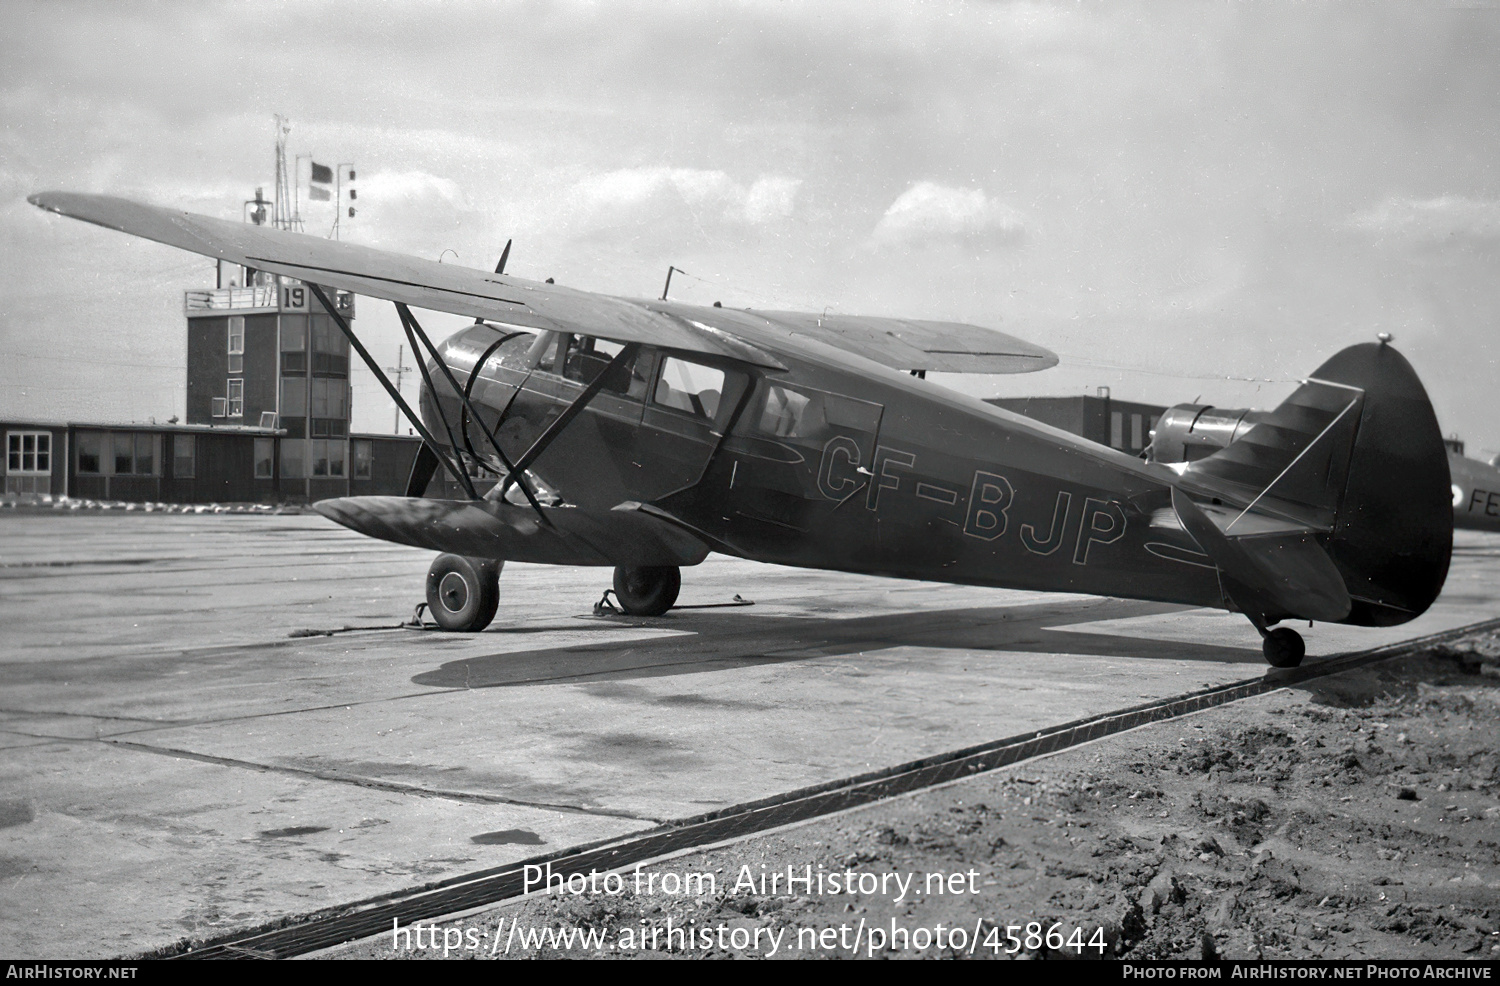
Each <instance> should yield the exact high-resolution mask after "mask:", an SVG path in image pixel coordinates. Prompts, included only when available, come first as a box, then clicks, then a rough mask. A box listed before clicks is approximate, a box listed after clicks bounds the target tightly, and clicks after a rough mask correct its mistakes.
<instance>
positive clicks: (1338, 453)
mask: <svg viewBox="0 0 1500 986" xmlns="http://www.w3.org/2000/svg"><path fill="white" fill-rule="evenodd" d="M1363 401H1364V393H1363V391H1361V390H1360V389H1358V388H1356V387H1350V386H1345V385H1342V384H1337V383H1331V382H1328V381H1324V380H1308V381H1307V382H1305V383H1303V384H1302V386H1300V387H1298V388H1297V390H1296V391H1294V392H1293V393H1292V395H1291V396H1290V397H1288V398H1287V399H1286V400H1285V401H1283V402H1282V403H1281V404H1280V405H1279V406H1277V408H1276V409H1275V410H1273V411H1271V412H1269V413H1268V414H1266V415H1265V417H1264V418H1263V419H1262V420H1261V421H1260V423H1258V424H1256V425H1255V426H1253V427H1252V428H1251V429H1250V430H1249V431H1248V432H1246V433H1245V434H1244V435H1242V436H1241V437H1240V438H1239V439H1238V440H1236V441H1234V442H1233V443H1231V444H1230V445H1228V446H1227V447H1225V448H1224V449H1221V450H1220V451H1218V452H1215V453H1214V454H1213V455H1210V456H1208V457H1207V458H1203V459H1199V460H1198V461H1196V462H1194V463H1192V464H1191V465H1189V466H1187V468H1186V469H1185V470H1184V471H1183V474H1182V484H1181V485H1182V486H1183V487H1184V488H1186V489H1189V490H1191V491H1193V492H1195V493H1199V494H1206V495H1210V496H1214V497H1218V498H1220V499H1223V500H1226V501H1228V502H1230V503H1237V504H1239V505H1240V506H1242V507H1243V506H1247V505H1249V504H1250V503H1255V504H1256V506H1257V508H1258V509H1260V510H1261V511H1263V512H1268V513H1274V514H1279V515H1281V516H1283V517H1291V518H1295V519H1296V520H1298V521H1301V522H1305V523H1307V524H1309V525H1311V526H1313V527H1316V528H1317V529H1319V530H1320V531H1331V530H1332V529H1333V524H1334V517H1335V515H1336V514H1337V512H1338V508H1339V500H1340V497H1341V496H1342V495H1343V491H1344V484H1345V480H1346V478H1347V476H1348V472H1349V456H1350V453H1351V451H1352V449H1353V447H1354V436H1355V434H1356V433H1357V431H1358V429H1359V421H1360V408H1361V405H1362V404H1363ZM1236 531H1237V529H1236Z"/></svg>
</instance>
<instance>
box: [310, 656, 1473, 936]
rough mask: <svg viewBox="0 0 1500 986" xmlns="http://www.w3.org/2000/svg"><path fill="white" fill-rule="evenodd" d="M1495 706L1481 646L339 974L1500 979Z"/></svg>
mask: <svg viewBox="0 0 1500 986" xmlns="http://www.w3.org/2000/svg"><path fill="white" fill-rule="evenodd" d="M1497 706H1500V635H1489V636H1482V637H1476V638H1471V639H1469V640H1466V641H1464V642H1462V643H1460V644H1458V645H1454V646H1445V647H1440V648H1436V649H1433V650H1430V651H1427V652H1425V653H1422V654H1420V655H1417V656H1413V657H1409V658H1404V659H1400V660H1393V661H1387V662H1384V663H1381V664H1378V665H1374V666H1372V667H1368V668H1365V669H1363V670H1359V671H1354V672H1348V673H1345V674H1342V675H1338V676H1335V677H1332V678H1327V679H1322V680H1319V681H1315V682H1309V683H1307V684H1305V685H1302V686H1299V687H1296V688H1291V689H1284V690H1281V691H1278V692H1275V693H1272V694H1270V695H1266V696H1262V697H1260V698H1257V699H1253V700H1249V701H1244V702H1240V703H1236V704H1234V705H1231V706H1227V707H1223V708H1219V709H1216V710H1212V711H1210V712H1206V713H1201V714H1198V715H1194V716H1190V717H1187V718H1183V719H1178V720H1174V721H1172V722H1168V723H1162V724H1157V725H1154V726H1150V727H1146V728H1144V729H1140V730H1136V731H1134V732H1131V733H1127V734H1123V735H1120V736H1115V737H1112V738H1110V739H1107V740H1104V741H1101V742H1098V743H1094V744H1090V745H1088V746H1084V747H1079V748H1076V749H1074V750H1070V751H1067V752H1065V753H1062V754H1059V755H1057V756H1053V757H1049V758H1046V759H1043V760H1037V761H1032V762H1030V763H1027V764H1023V765H1021V766H1019V767H1016V768H1012V769H1009V770H1006V771H1000V772H995V773H992V774H987V775H983V776H981V777H977V778H973V779H970V780H966V781H963V782H959V783H955V784H952V785H949V786H946V787H944V788H940V789H935V790H929V791H925V792H922V793H919V794H916V795H913V796H908V797H903V798H899V799H896V800H893V801H890V802H885V803H882V804H880V805H876V806H874V807H870V808H865V809H860V810H856V811H851V812H847V813H844V814H841V815H836V816H832V817H829V818H825V819H821V820H818V821H815V822H811V823H807V824H803V825H800V826H796V827H793V828H789V829H786V830H782V831H779V832H776V833H773V834H770V835H766V836H762V837H757V838H753V839H749V840H745V841H742V842H737V843H734V844H732V845H727V846H723V847H719V848H716V849H712V850H709V851H704V852H699V853H694V854H690V855H685V856H680V857H677V858H674V859H671V860H668V861H665V862H662V863H659V864H656V865H654V866H652V867H649V868H646V869H644V870H642V871H641V879H640V883H639V884H638V883H637V878H636V875H635V874H634V873H631V874H626V876H625V880H624V889H623V892H618V893H616V892H607V891H609V890H613V889H614V888H606V887H600V888H598V889H596V890H594V891H592V892H588V893H581V894H573V893H567V892H564V893H558V894H553V895H550V896H548V895H537V896H533V897H530V898H527V899H524V900H521V901H517V902H513V903H511V904H507V905H505V906H501V907H497V908H494V909H491V910H488V911H485V912H483V913H479V914H472V915H468V916H466V917H464V918H462V919H459V920H456V921H452V922H446V923H444V924H441V925H437V926H430V925H429V926H426V927H425V936H426V937H425V938H424V937H423V934H424V932H423V929H422V928H420V927H419V928H418V929H417V934H416V935H415V936H414V935H413V934H412V929H408V930H407V931H406V932H405V933H404V934H405V937H404V938H402V937H401V936H400V935H397V936H394V937H393V936H392V935H385V936H381V937H380V938H376V939H371V940H368V941H366V942H363V943H358V944H355V945H352V946H348V947H345V948H343V949H340V950H338V951H337V952H335V953H334V954H335V955H337V956H340V957H359V958H370V957H387V958H388V957H421V958H433V957H442V956H443V955H444V954H445V952H446V955H447V957H450V958H459V957H467V958H474V957H490V956H491V955H497V956H498V955H505V954H506V948H507V946H508V949H509V951H508V954H509V957H512V958H515V957H522V956H538V955H541V956H548V955H569V956H577V957H584V956H597V957H661V958H666V957H676V958H702V957H762V956H764V957H776V958H782V957H809V956H820V957H837V956H848V955H851V954H858V955H861V956H867V955H875V956H880V957H891V958H897V957H923V958H937V957H948V956H955V955H969V954H972V955H974V956H975V957H1012V958H1067V959H1072V958H1077V957H1083V958H1096V957H1100V956H1103V957H1114V958H1125V957H1128V958H1143V959H1144V958H1187V959H1197V958H1204V957H1223V958H1277V959H1282V958H1285V959H1298V958H1345V957H1347V958H1472V959H1481V958H1482V959H1491V960H1494V959H1500V753H1497V749H1496V747H1497V743H1496V739H1497V736H1500V730H1497V728H1496V722H1497V715H1496V713H1497ZM808 867H811V868H812V872H813V874H814V877H815V878H816V875H817V874H819V873H821V874H823V876H824V883H823V885H822V886H821V887H820V886H818V885H817V884H814V885H812V886H811V887H805V886H803V885H801V884H793V885H792V886H790V887H788V886H787V885H786V884H785V883H784V882H783V883H782V884H780V885H778V886H775V887H771V886H768V885H762V884H761V883H760V882H759V881H760V878H761V877H762V876H769V875H771V874H778V875H780V876H781V878H782V880H783V881H784V880H785V876H786V873H787V871H788V868H790V869H791V871H792V873H793V875H796V876H802V875H804V874H806V873H807V868H808ZM691 875H698V876H699V877H700V880H701V882H700V883H692V881H689V880H687V879H686V878H687V877H689V876H691ZM709 875H712V876H713V881H712V884H713V885H712V887H709V886H708V885H707V883H708V881H707V877H708V876H709ZM747 875H748V876H749V877H752V878H754V879H755V881H756V886H755V888H754V889H751V888H750V887H749V886H748V885H746V884H745V883H744V882H743V880H741V878H742V877H744V876H747ZM829 875H837V877H838V880H839V881H840V884H842V883H843V882H846V880H847V878H848V877H850V876H852V878H853V879H854V881H855V882H856V892H854V893H847V892H842V890H843V887H842V885H840V886H839V887H838V888H837V889H838V890H839V891H841V892H830V889H831V887H830V882H829V880H828V877H829ZM653 877H654V878H655V882H654V883H652V882H651V880H652V878H653ZM882 877H883V878H884V879H883V881H882V879H881V878H882ZM903 878H909V879H910V880H911V881H912V882H911V883H910V884H909V885H908V886H909V887H910V889H909V890H908V892H907V893H906V894H905V895H904V896H903V895H899V894H898V890H899V889H900V887H901V880H902V879H903ZM933 878H935V879H936V880H937V881H940V882H941V883H942V884H943V887H944V890H943V892H941V893H940V892H938V890H937V885H936V883H934V882H931V881H932V879H933ZM861 879H862V880H863V881H864V885H863V887H860V886H858V883H859V881H860V880H861ZM737 882H738V883H739V884H740V885H739V886H738V887H736V886H735V884H736V883H737ZM678 883H683V884H690V885H688V886H684V887H682V888H678V889H677V890H676V891H674V889H673V888H676V887H677V884H678ZM638 887H639V890H638V889H637V888H638ZM809 890H810V891H811V892H809ZM820 891H821V892H820ZM865 891H868V892H865ZM923 891H927V892H923ZM1033 922H1035V924H1032V923H1033ZM1028 925H1030V926H1031V927H1028ZM1054 927H1055V934H1054V936H1053V939H1052V942H1051V945H1053V946H1058V945H1060V946H1061V947H1049V945H1048V941H1047V938H1046V931H1047V930H1048V929H1053V928H1054ZM939 928H942V929H944V930H943V931H939V930H938V929H939ZM872 929H875V930H876V933H875V934H872V933H871V930H872ZM673 932H675V933H673ZM778 932H779V935H778ZM1075 932H1076V934H1075ZM583 933H588V934H591V935H595V936H601V937H596V938H595V939H594V940H593V941H591V942H589V941H585V940H584V939H583V937H582V934H583ZM903 933H904V936H905V937H903ZM570 934H571V935H572V936H573V937H571V938H569V937H568V936H569V935H570ZM538 935H541V936H542V937H541V938H540V939H538V938H537V936H538ZM960 935H962V939H963V940H962V941H960V938H959V936H960ZM856 936H857V941H858V944H857V945H856ZM882 939H883V940H882ZM445 943H446V945H447V947H446V948H445V947H444V945H445Z"/></svg>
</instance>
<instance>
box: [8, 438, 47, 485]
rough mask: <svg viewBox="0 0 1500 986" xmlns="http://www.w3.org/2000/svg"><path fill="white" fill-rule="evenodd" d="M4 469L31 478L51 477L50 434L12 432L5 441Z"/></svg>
mask: <svg viewBox="0 0 1500 986" xmlns="http://www.w3.org/2000/svg"><path fill="white" fill-rule="evenodd" d="M5 447H6V456H5V469H6V472H10V473H21V474H25V475H31V476H50V475H52V433H51V432H50V431H12V432H9V433H7V435H6V439H5Z"/></svg>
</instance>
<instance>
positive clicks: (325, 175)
mask: <svg viewBox="0 0 1500 986" xmlns="http://www.w3.org/2000/svg"><path fill="white" fill-rule="evenodd" d="M312 180H313V181H315V182H317V183H318V184H319V185H332V184H333V169H332V168H330V167H329V166H328V165H326V164H319V163H318V162H316V161H314V162H313V163H312Z"/></svg>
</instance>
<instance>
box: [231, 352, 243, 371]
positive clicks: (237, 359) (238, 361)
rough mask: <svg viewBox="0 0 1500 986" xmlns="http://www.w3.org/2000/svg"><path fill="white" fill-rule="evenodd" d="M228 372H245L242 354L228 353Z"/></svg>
mask: <svg viewBox="0 0 1500 986" xmlns="http://www.w3.org/2000/svg"><path fill="white" fill-rule="evenodd" d="M229 372H230V373H244V372H245V357H244V355H243V354H241V353H230V354H229Z"/></svg>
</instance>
